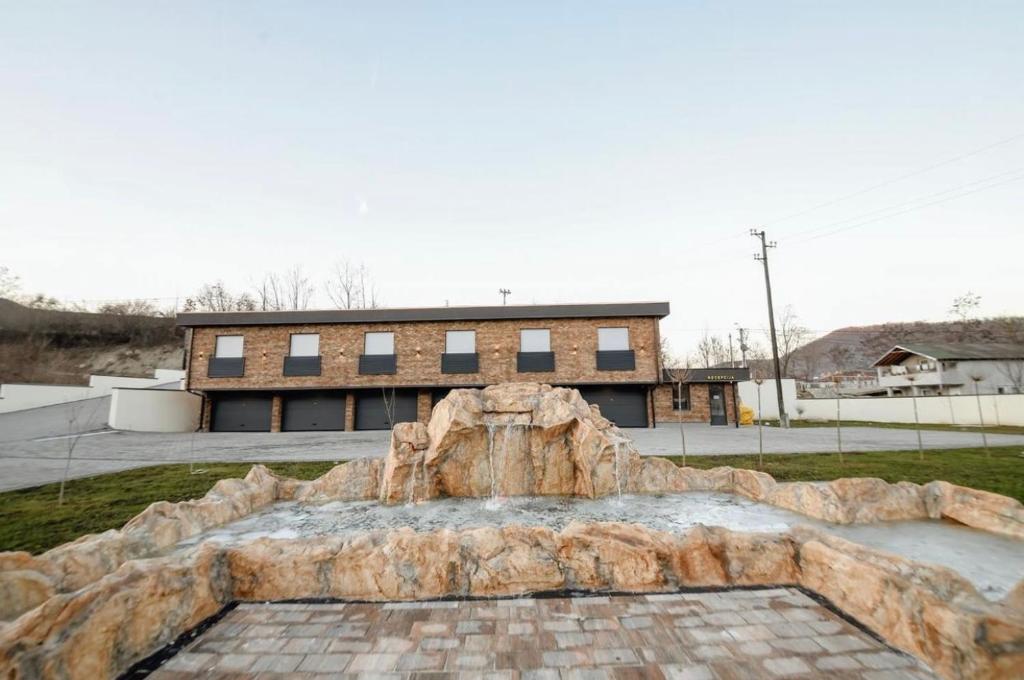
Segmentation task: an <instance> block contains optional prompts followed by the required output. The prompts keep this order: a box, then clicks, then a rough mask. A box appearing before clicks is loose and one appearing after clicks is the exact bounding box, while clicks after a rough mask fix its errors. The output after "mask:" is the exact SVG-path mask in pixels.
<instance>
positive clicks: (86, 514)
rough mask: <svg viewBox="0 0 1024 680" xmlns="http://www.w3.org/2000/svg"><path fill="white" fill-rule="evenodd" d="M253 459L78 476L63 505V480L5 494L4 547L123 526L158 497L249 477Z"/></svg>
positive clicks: (49, 543) (284, 467)
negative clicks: (193, 470) (194, 469)
mask: <svg viewBox="0 0 1024 680" xmlns="http://www.w3.org/2000/svg"><path fill="white" fill-rule="evenodd" d="M252 465H253V464H252V463H204V464H202V465H200V466H197V469H203V470H205V472H203V473H202V474H195V475H190V474H189V473H188V465H158V466H155V467H146V468H139V469H137V470H127V471H125V472H115V473H112V474H109V475H99V476H97V477H86V478H84V479H73V480H71V481H69V482H68V483H67V486H66V487H65V491H64V505H61V506H58V505H57V492H58V489H59V488H60V485H59V484H46V485H44V486H36V487H32V488H28V489H18V490H17V491H7V492H4V493H0V551H4V550H28V551H29V552H32V553H39V552H43V551H44V550H48V549H50V548H52V547H54V546H57V545H60V544H61V543H66V542H68V541H73V540H74V539H76V538H78V537H79V536H81V535H82V534H90V533H98V532H101V531H106V530H107V529H118V528H120V527H121V526H122V525H124V523H125V522H127V521H128V520H130V519H131V518H132V517H134V516H135V515H137V514H139V513H140V512H142V511H143V510H145V509H146V506H148V505H149V504H150V503H153V502H155V501H172V502H174V501H184V500H188V499H190V498H199V497H200V496H202V495H203V494H205V493H206V492H207V491H209V490H210V487H211V486H213V485H214V483H215V482H216V481H217V480H218V479H224V478H225V477H244V476H245V473H247V472H248V471H249V468H251V467H252ZM266 465H267V466H268V467H269V468H270V469H271V470H273V471H274V472H277V473H279V474H282V475H285V476H288V477H295V478H297V479H315V478H317V477H319V476H320V475H322V474H323V473H325V472H327V471H328V470H330V469H331V468H332V467H334V463H332V462H330V461H323V462H311V463H267V464H266Z"/></svg>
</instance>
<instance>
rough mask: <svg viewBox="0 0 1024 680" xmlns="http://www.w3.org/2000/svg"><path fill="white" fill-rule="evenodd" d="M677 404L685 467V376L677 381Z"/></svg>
mask: <svg viewBox="0 0 1024 680" xmlns="http://www.w3.org/2000/svg"><path fill="white" fill-rule="evenodd" d="M676 395H677V396H676V406H678V407H679V410H678V411H677V412H678V413H679V440H680V443H681V444H682V446H683V467H686V429H685V428H684V427H683V408H682V407H683V378H682V377H679V378H677V381H676Z"/></svg>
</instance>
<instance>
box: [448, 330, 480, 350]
mask: <svg viewBox="0 0 1024 680" xmlns="http://www.w3.org/2000/svg"><path fill="white" fill-rule="evenodd" d="M444 351H445V354H474V353H475V352H476V331H445V334H444Z"/></svg>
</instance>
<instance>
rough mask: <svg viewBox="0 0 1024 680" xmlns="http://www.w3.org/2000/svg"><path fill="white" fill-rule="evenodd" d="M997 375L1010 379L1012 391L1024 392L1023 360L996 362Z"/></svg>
mask: <svg viewBox="0 0 1024 680" xmlns="http://www.w3.org/2000/svg"><path fill="white" fill-rule="evenodd" d="M996 370H997V371H999V375H1001V376H1003V377H1004V378H1006V379H1007V380H1008V381H1010V387H1012V388H1013V391H1014V393H1016V394H1024V361H1020V360H1017V361H1012V360H1008V361H1001V362H999V363H998V364H996Z"/></svg>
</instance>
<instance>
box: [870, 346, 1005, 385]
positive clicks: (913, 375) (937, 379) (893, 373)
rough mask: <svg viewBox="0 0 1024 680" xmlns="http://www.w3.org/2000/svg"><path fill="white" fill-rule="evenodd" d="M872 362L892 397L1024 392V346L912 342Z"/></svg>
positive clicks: (880, 381)
mask: <svg viewBox="0 0 1024 680" xmlns="http://www.w3.org/2000/svg"><path fill="white" fill-rule="evenodd" d="M873 366H874V367H875V370H877V371H878V384H879V385H880V386H881V387H883V388H885V390H886V392H887V394H888V395H889V396H901V395H907V396H909V395H912V394H913V395H918V396H927V395H957V394H974V393H975V391H977V392H978V393H979V394H1022V393H1024V345H1022V344H1005V343H992V344H980V343H959V344H957V343H942V342H930V343H907V344H902V345H895V346H894V347H893V348H892V349H890V350H889V351H888V352H886V353H885V354H884V355H883V356H882V357H881V358H880V359H878V361H876V362H875V363H874V364H873Z"/></svg>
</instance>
